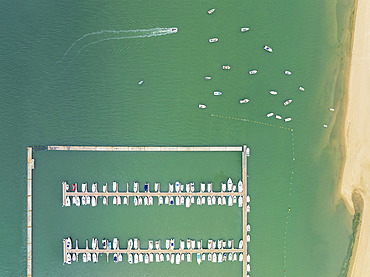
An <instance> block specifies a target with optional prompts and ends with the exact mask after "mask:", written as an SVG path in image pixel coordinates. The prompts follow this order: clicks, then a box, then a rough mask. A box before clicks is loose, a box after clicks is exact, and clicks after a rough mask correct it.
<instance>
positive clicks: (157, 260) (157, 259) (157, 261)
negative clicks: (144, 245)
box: [155, 253, 161, 263]
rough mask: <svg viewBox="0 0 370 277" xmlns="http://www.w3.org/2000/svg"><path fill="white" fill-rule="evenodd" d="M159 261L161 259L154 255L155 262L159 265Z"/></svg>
mask: <svg viewBox="0 0 370 277" xmlns="http://www.w3.org/2000/svg"><path fill="white" fill-rule="evenodd" d="M160 261H161V258H160V257H159V254H158V253H156V254H155V262H156V263H159V262H160Z"/></svg>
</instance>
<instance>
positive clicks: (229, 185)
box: [227, 178, 233, 191]
mask: <svg viewBox="0 0 370 277" xmlns="http://www.w3.org/2000/svg"><path fill="white" fill-rule="evenodd" d="M232 189H233V181H232V180H231V178H229V179H227V190H228V191H232Z"/></svg>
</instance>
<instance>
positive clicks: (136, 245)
mask: <svg viewBox="0 0 370 277" xmlns="http://www.w3.org/2000/svg"><path fill="white" fill-rule="evenodd" d="M138 244H139V240H138V239H137V238H134V249H137V248H138Z"/></svg>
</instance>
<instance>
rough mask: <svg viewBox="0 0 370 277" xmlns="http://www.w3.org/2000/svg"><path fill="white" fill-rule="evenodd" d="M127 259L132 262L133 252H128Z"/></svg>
mask: <svg viewBox="0 0 370 277" xmlns="http://www.w3.org/2000/svg"><path fill="white" fill-rule="evenodd" d="M127 260H128V263H129V264H132V254H131V253H129V254H128V258H127Z"/></svg>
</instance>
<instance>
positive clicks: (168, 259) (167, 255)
mask: <svg viewBox="0 0 370 277" xmlns="http://www.w3.org/2000/svg"><path fill="white" fill-rule="evenodd" d="M170 259H171V256H170V254H168V253H167V254H166V260H167V262H169V261H170Z"/></svg>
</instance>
